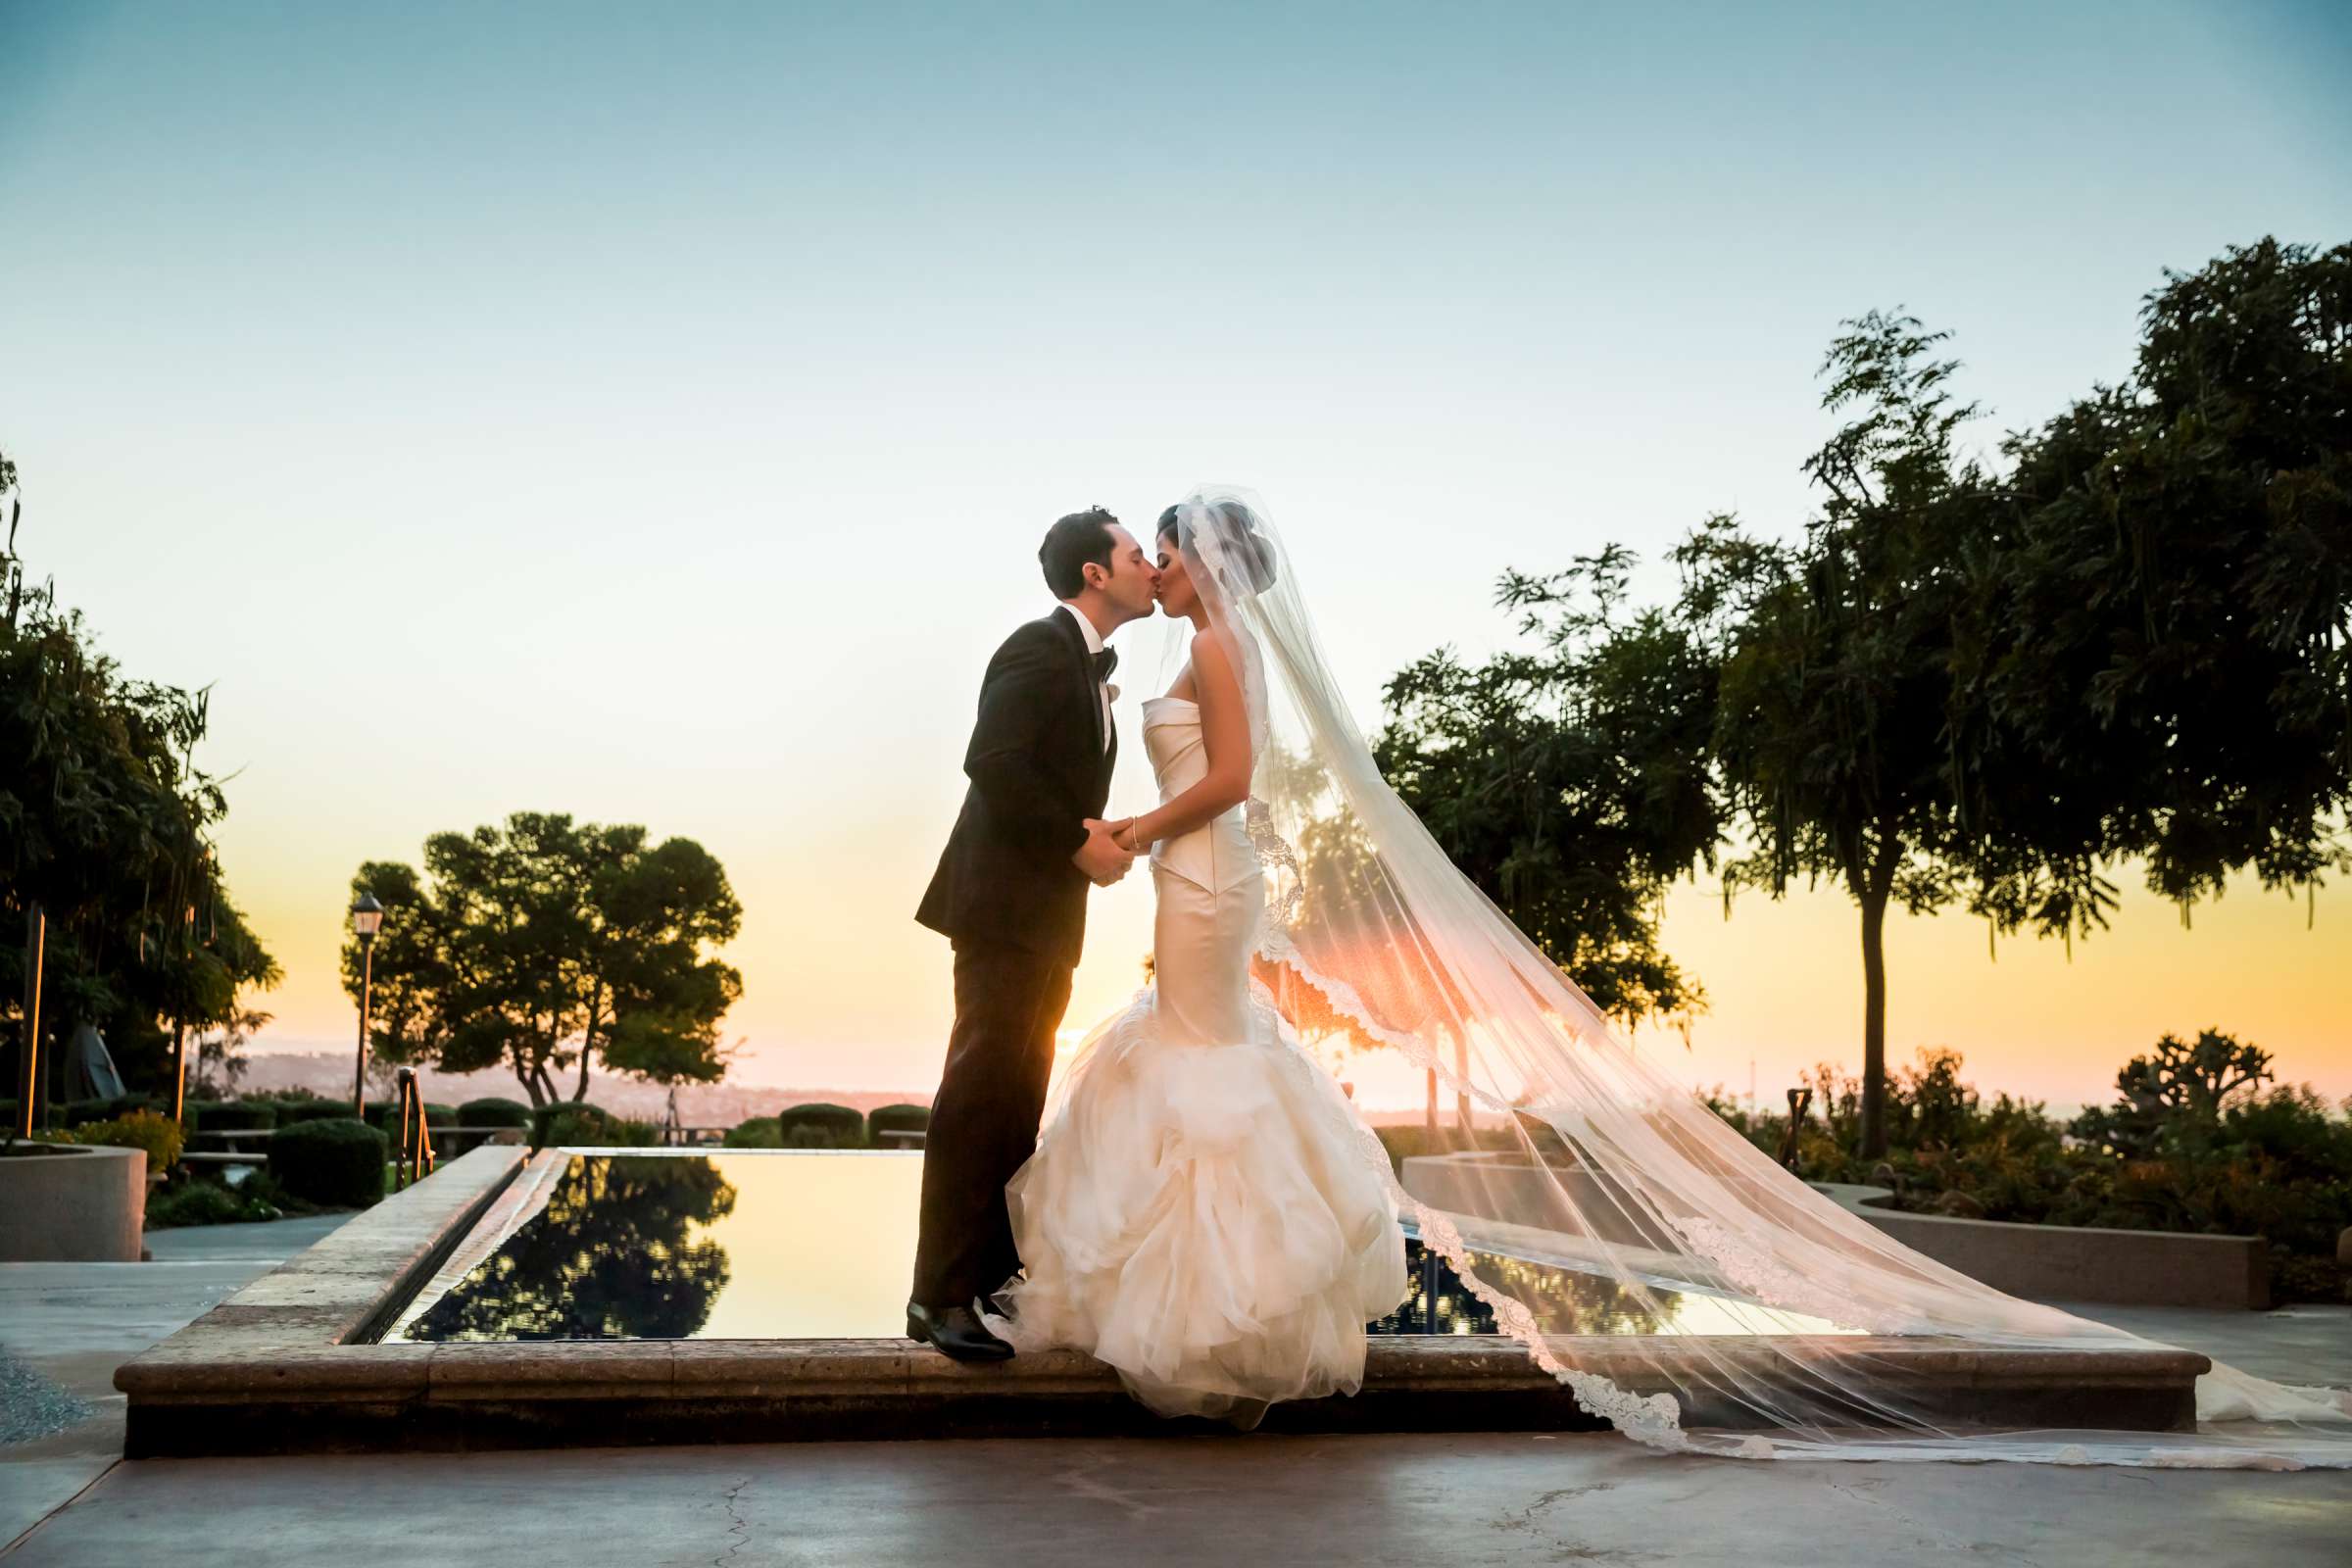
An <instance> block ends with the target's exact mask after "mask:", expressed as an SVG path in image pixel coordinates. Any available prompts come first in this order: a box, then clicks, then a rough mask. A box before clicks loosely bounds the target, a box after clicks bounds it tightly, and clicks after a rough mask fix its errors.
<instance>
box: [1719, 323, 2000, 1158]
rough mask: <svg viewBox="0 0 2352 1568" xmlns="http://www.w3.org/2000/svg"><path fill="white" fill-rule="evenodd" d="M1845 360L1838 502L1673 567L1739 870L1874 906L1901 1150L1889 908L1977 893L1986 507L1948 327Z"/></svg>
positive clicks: (1835, 403) (1868, 1073)
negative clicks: (1977, 622) (1970, 852)
mask: <svg viewBox="0 0 2352 1568" xmlns="http://www.w3.org/2000/svg"><path fill="white" fill-rule="evenodd" d="M1845 324H1846V328H1847V330H1846V331H1845V332H1844V333H1843V334H1842V335H1841V336H1839V337H1838V339H1837V340H1836V341H1835V342H1833V343H1832V344H1831V346H1830V351H1829V355H1828V357H1827V359H1826V360H1825V361H1824V362H1823V370H1824V372H1825V373H1827V374H1829V375H1830V377H1831V380H1830V385H1829V388H1828V390H1827V392H1826V393H1825V394H1824V395H1823V399H1822V402H1823V406H1824V407H1825V408H1829V409H1832V410H1851V411H1853V415H1854V417H1852V418H1851V419H1850V420H1849V422H1847V423H1846V424H1845V425H1844V426H1843V427H1842V428H1841V429H1839V430H1838V433H1837V434H1836V435H1834V436H1833V437H1832V438H1831V439H1830V441H1829V442H1828V443H1827V444H1826V445H1825V446H1823V447H1822V449H1821V450H1820V451H1819V452H1817V453H1815V454H1814V455H1813V456H1812V458H1811V459H1809V460H1808V461H1807V462H1806V464H1805V471H1806V473H1807V474H1809V475H1810V476H1811V477H1812V479H1813V480H1814V482H1815V483H1816V484H1817V485H1819V486H1820V487H1821V489H1822V491H1823V492H1824V500H1823V503H1822V507H1821V511H1820V513H1819V514H1818V515H1816V516H1815V517H1814V518H1813V519H1811V520H1810V521H1809V522H1808V523H1807V525H1806V528H1805V534H1804V538H1803V539H1802V541H1801V542H1799V543H1796V544H1793V545H1784V544H1778V543H1774V542H1771V541H1766V540H1760V539H1756V538H1752V537H1750V536H1748V535H1747V534H1745V533H1744V532H1742V531H1741V530H1740V527H1739V525H1738V523H1737V522H1736V521H1735V520H1734V519H1732V518H1730V517H1728V516H1718V517H1714V518H1710V519H1708V521H1707V522H1705V523H1704V524H1702V525H1701V526H1700V527H1699V528H1698V529H1697V530H1695V531H1694V532H1693V533H1692V534H1691V537H1690V538H1689V539H1688V540H1687V541H1686V542H1685V543H1683V544H1682V545H1680V546H1678V547H1677V549H1676V550H1675V552H1674V559H1675V561H1676V562H1677V564H1679V565H1680V566H1681V568H1682V570H1683V574H1684V583H1683V595H1682V601H1681V604H1680V606H1679V607H1678V612H1679V617H1680V618H1681V619H1682V620H1683V622H1684V623H1685V624H1686V625H1687V626H1689V627H1690V628H1691V634H1692V635H1693V636H1694V637H1696V638H1698V639H1699V640H1700V641H1701V642H1702V643H1703V644H1704V645H1706V646H1708V647H1709V648H1711V649H1712V650H1713V653H1714V657H1715V659H1716V661H1717V663H1718V668H1719V670H1720V675H1719V679H1718V685H1717V688H1716V707H1715V712H1714V723H1713V728H1712V733H1711V734H1710V735H1709V737H1708V739H1707V745H1706V751H1707V753H1708V756H1709V760H1710V761H1711V763H1712V766H1713V768H1714V770H1715V772H1716V776H1717V778H1718V779H1719V780H1720V782H1721V785H1722V787H1723V788H1724V789H1725V791H1726V792H1727V796H1728V798H1729V801H1730V806H1731V813H1732V816H1733V818H1734V820H1735V821H1736V822H1737V823H1738V824H1739V826H1740V829H1741V830H1742V832H1743V836H1744V837H1745V839H1746V840H1747V842H1748V844H1749V845H1750V846H1752V848H1751V849H1750V851H1749V853H1747V854H1744V855H1742V856H1740V857H1739V858H1734V859H1731V860H1729V861H1727V862H1726V863H1725V865H1724V868H1723V885H1724V895H1725V899H1726V901H1727V903H1728V901H1729V900H1730V899H1731V897H1732V895H1733V893H1734V892H1735V891H1736V890H1737V889H1740V888H1743V887H1756V888H1762V889H1764V890H1766V891H1767V892H1769V893H1770V894H1771V895H1772V896H1773V897H1774V898H1776V899H1777V898H1780V897H1782V896H1783V895H1784V894H1786V893H1787V891H1788V890H1789V887H1790V886H1791V885H1792V884H1794V883H1795V882H1796V881H1797V880H1798V879H1800V878H1802V879H1804V880H1805V881H1806V882H1807V883H1808V884H1810V883H1812V882H1814V881H1816V880H1818V879H1821V878H1825V877H1826V878H1829V879H1831V880H1833V881H1835V882H1836V883H1837V884H1838V886H1840V887H1842V888H1843V889H1844V890H1845V892H1846V894H1847V895H1848V896H1849V897H1850V898H1852V899H1853V901H1854V903H1855V906H1856V907H1857V908H1858V909H1859V911H1860V913H1861V946H1862V1057H1863V1069H1862V1080H1861V1082H1862V1103H1861V1128H1860V1139H1861V1146H1862V1152H1863V1153H1864V1155H1865V1156H1875V1155H1878V1154H1881V1153H1884V1152H1886V1148H1887V957H1886V924H1887V909H1888V908H1889V907H1891V906H1894V905H1900V906H1901V907H1903V908H1905V909H1907V910H1908V911H1910V912H1911V913H1913V914H1920V913H1926V912H1928V911H1931V910H1934V909H1936V908H1937V907H1941V906H1943V905H1944V904H1946V903H1948V902H1950V901H1951V900H1952V899H1953V898H1954V897H1955V896H1957V895H1958V894H1959V893H1960V891H1961V885H1960V881H1959V879H1958V877H1957V876H1956V874H1955V873H1954V871H1953V869H1952V864H1951V851H1952V849H1953V846H1954V843H1955V840H1956V837H1957V834H1958V826H1959V824H1958V817H1957V812H1956V810H1955V809H1954V805H1953V799H1952V791H1951V789H1950V788H1949V787H1948V772H1947V770H1948V766H1949V762H1950V736H1949V733H1948V732H1947V728H1946V715H1947V713H1948V711H1949V710H1950V709H1951V707H1952V697H1951V677H1950V664H1951V639H1952V625H1953V620H1954V615H1955V608H1956V606H1957V604H1958V602H1959V600H1960V597H1961V595H1962V594H1963V593H1964V592H1965V590H1966V586H1967V584H1968V582H1969V580H1970V579H1969V572H1970V570H1971V569H1972V563H1973V559H1974V558H1973V551H1974V549H1975V546H1976V544H1977V541H1978V540H1979V539H1981V537H1982V535H1983V520H1982V519H1983V516H1984V514H1985V509H1986V503H1985V498H1984V495H1983V492H1982V476H1981V475H1980V474H1979V473H1978V471H1977V469H1976V467H1975V466H1974V465H1970V464H1963V463H1960V462H1958V461H1957V460H1956V458H1955V454H1954V451H1953V432H1954V430H1955V429H1956V428H1957V427H1958V426H1959V425H1960V424H1961V422H1962V421H1964V420H1966V419H1968V418H1970V417H1973V416H1974V415H1975V414H1976V412H1977V410H1976V408H1975V406H1974V405H1961V404H1956V403H1955V402H1954V401H1953V400H1952V396H1951V394H1950V392H1949V390H1948V383H1949V382H1950V380H1951V378H1952V376H1953V374H1954V373H1955V372H1956V371H1957V369H1958V368H1959V367H1958V363H1957V362H1956V361H1952V360H1939V359H1936V358H1935V357H1934V350H1935V349H1936V347H1937V345H1939V344H1940V343H1941V342H1943V340H1944V337H1945V334H1943V333H1939V332H1928V331H1925V330H1923V329H1922V327H1921V325H1920V323H1919V322H1918V321H1917V320H1916V319H1912V318H1910V317H1907V316H1899V315H1897V316H1887V315H1882V314H1880V313H1878V312H1873V313H1871V314H1870V315H1868V316H1864V317H1862V318H1860V319H1855V320H1852V321H1848V322H1847V323H1845Z"/></svg>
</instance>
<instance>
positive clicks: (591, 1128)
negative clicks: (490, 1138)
mask: <svg viewBox="0 0 2352 1568" xmlns="http://www.w3.org/2000/svg"><path fill="white" fill-rule="evenodd" d="M661 1141H662V1129H661V1128H660V1127H658V1126H656V1125H655V1124H654V1123H652V1122H650V1121H629V1120H626V1119H624V1118H622V1117H619V1116H615V1115H613V1113H612V1112H611V1111H609V1110H607V1109H605V1108H604V1107H603V1106H601V1105H591V1104H587V1103H574V1102H571V1101H562V1100H560V1101H557V1102H556V1103H553V1104H547V1105H541V1106H540V1107H539V1108H538V1109H537V1110H535V1111H533V1112H532V1113H531V1147H532V1148H533V1149H549V1148H561V1147H563V1146H564V1145H566V1144H585V1145H590V1146H595V1147H602V1148H613V1149H637V1148H650V1147H652V1146H653V1145H655V1144H659V1143H660V1142H661Z"/></svg>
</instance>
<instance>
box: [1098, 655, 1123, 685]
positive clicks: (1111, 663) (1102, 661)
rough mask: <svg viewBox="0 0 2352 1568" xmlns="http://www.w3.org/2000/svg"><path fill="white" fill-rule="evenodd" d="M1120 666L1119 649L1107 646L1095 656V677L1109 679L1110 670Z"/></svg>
mask: <svg viewBox="0 0 2352 1568" xmlns="http://www.w3.org/2000/svg"><path fill="white" fill-rule="evenodd" d="M1118 667H1119V651H1118V650H1117V649H1116V648H1105V649H1103V651H1102V652H1101V653H1099V654H1097V655H1096V656H1095V679H1097V680H1108V679H1110V672H1111V671H1112V670H1114V669H1116V668H1118Z"/></svg>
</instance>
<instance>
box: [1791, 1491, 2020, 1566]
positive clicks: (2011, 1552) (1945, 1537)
mask: <svg viewBox="0 0 2352 1568" xmlns="http://www.w3.org/2000/svg"><path fill="white" fill-rule="evenodd" d="M1885 1484H1886V1483H1885V1482H1884V1481H1882V1480H1865V1481H1851V1482H1847V1481H1831V1482H1828V1483H1827V1485H1828V1487H1829V1489H1830V1490H1831V1491H1832V1492H1835V1493H1838V1494H1839V1495H1842V1496H1845V1497H1848V1498H1850V1499H1851V1500H1853V1501H1855V1502H1859V1503H1862V1504H1864V1505H1866V1506H1868V1507H1872V1508H1877V1509H1880V1510H1882V1511H1884V1512H1885V1513H1887V1515H1888V1516H1889V1517H1891V1518H1893V1519H1895V1520H1897V1521H1899V1522H1900V1523H1901V1524H1902V1526H1903V1528H1905V1529H1906V1530H1909V1531H1912V1532H1913V1533H1914V1534H1916V1535H1917V1536H1918V1537H1919V1539H1920V1540H1921V1541H1922V1542H1924V1543H1932V1544H1936V1545H1938V1546H1942V1547H1945V1548H1957V1549H1958V1550H1959V1551H1961V1552H1963V1553H1965V1554H1967V1555H1968V1556H1971V1557H1983V1556H1988V1555H1992V1554H1995V1553H1997V1554H1999V1555H2000V1556H2001V1557H2002V1558H2003V1559H2005V1560H2007V1561H2009V1562H2012V1563H2016V1564H2019V1565H2020V1568H2042V1564H2041V1561H2040V1559H2039V1558H2036V1557H2030V1556H2028V1555H2027V1554H2026V1553H2025V1552H2023V1551H2020V1550H2019V1549H2018V1548H2017V1547H2015V1546H2004V1545H2002V1544H1999V1543H1997V1542H1991V1541H1968V1540H1964V1539H1963V1538H1961V1537H1959V1536H1955V1535H1953V1534H1951V1533H1950V1532H1949V1531H1946V1530H1939V1529H1937V1528H1936V1526H1934V1525H1932V1524H1930V1523H1928V1522H1927V1521H1926V1520H1924V1519H1922V1518H1920V1517H1919V1516H1918V1515H1916V1514H1914V1513H1912V1512H1910V1511H1909V1510H1908V1509H1905V1508H1901V1507H1897V1506H1896V1505H1895V1504H1893V1503H1892V1502H1889V1501H1887V1499H1886V1498H1884V1497H1874V1496H1871V1495H1868V1492H1867V1491H1866V1490H1865V1489H1876V1488H1878V1487H1881V1486H1884V1485H1885Z"/></svg>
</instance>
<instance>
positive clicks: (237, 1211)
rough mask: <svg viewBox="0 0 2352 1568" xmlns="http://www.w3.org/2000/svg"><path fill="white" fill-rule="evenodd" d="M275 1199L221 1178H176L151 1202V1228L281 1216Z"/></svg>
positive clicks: (241, 1222) (240, 1222)
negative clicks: (225, 1183)
mask: <svg viewBox="0 0 2352 1568" xmlns="http://www.w3.org/2000/svg"><path fill="white" fill-rule="evenodd" d="M282 1217H283V1216H282V1215H281V1214H280V1212H279V1210H278V1207H277V1205H276V1204H275V1203H272V1202H270V1201H269V1200H268V1199H266V1198H264V1197H262V1196H261V1195H260V1194H259V1193H248V1192H245V1191H244V1190H242V1189H237V1190H234V1191H232V1190H231V1189H229V1188H226V1187H223V1186H221V1184H220V1183H218V1182H173V1183H172V1185H171V1186H169V1187H167V1188H165V1189H164V1190H163V1191H162V1192H160V1193H158V1194H156V1195H155V1198H154V1200H153V1201H151V1202H149V1203H148V1205H147V1228H148V1229H149V1230H151V1231H155V1230H168V1229H170V1228H171V1227H172V1226H174V1225H247V1224H253V1223H256V1222H258V1221H261V1220H271V1219H279V1218H282Z"/></svg>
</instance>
